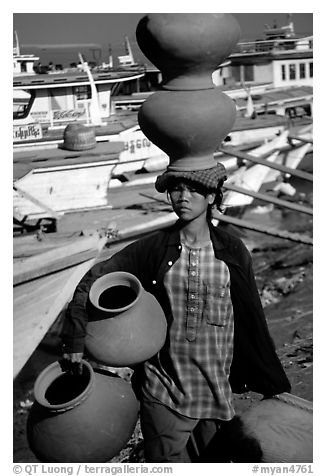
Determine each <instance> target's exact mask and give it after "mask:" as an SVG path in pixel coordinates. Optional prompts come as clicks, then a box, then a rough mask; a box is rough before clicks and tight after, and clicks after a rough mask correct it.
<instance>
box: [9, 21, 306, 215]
mask: <svg viewBox="0 0 326 476" xmlns="http://www.w3.org/2000/svg"><path fill="white" fill-rule="evenodd" d="M288 31H290V32H291V31H292V33H291V35H290V36H291V37H290V38H288V37H287V36H288V35H289V33H288ZM266 35H267V37H268V39H267V40H266V39H264V40H259V41H258V40H257V41H255V42H252V43H251V44H248V43H239V45H238V50H239V51H236V52H234V53H233V54H232V55H230V57H229V58H228V61H226V62H225V63H223V64H222V65H221V67H220V68H219V69H218V70H217V72H216V75H217V76H215V79H214V75H213V80H214V82H216V87H220V88H222V89H223V90H224V92H225V93H226V94H228V95H230V96H231V97H232V98H233V99H234V101H235V102H236V104H237V108H238V114H237V118H236V122H235V125H234V127H233V129H232V130H231V132H230V133H229V134H228V136H227V137H226V138H225V140H224V142H223V144H222V145H225V146H232V147H236V148H238V149H241V150H250V149H251V150H252V149H254V148H255V147H257V146H260V145H262V144H263V143H264V142H266V141H272V140H273V139H275V137H277V136H279V135H280V134H282V133H284V132H285V131H286V130H288V131H289V134H291V133H292V132H291V131H293V130H295V129H297V128H299V127H301V126H303V125H310V124H311V123H312V86H311V84H312V77H310V71H312V68H311V67H310V64H312V37H307V38H303V39H302V38H297V37H295V36H294V32H293V28H292V29H291V28H288V29H287V28H284V29H282V31H281V33H280V34H279V36H281V38H279V36H278V37H277V38H276V39H275V32H273V35H274V36H273V35H272V34H271V32H270V31H267V32H266ZM284 36H285V37H284ZM266 41H267V43H266ZM127 46H128V48H127V52H128V54H127V55H126V56H124V57H122V59H120V60H121V62H122V64H121V65H120V66H122V68H120V70H119V68H118V70H117V71H115V70H112V68H111V69H110V68H104V69H103V68H102V69H97V70H94V71H93V70H92V71H90V68H89V66H88V64H87V63H86V62H85V61H83V58H82V57H80V60H81V61H80V68H79V70H78V71H77V72H76V70H74V71H73V72H71V71H70V72H69V71H64V72H62V71H59V72H53V74H51V73H48V74H29V75H27V76H26V75H25V74H24V73H19V74H17V75H16V76H15V77H14V90H15V91H16V92H17V91H23V92H24V93H25V94H30V100H29V102H28V105H27V106H26V107H25V108H24V113H23V114H22V115H21V117H16V119H15V120H14V137H15V139H14V215H15V216H16V217H17V218H18V220H19V221H20V222H21V221H22V219H24V217H26V216H29V217H33V218H36V217H42V216H43V217H49V216H51V213H52V215H55V213H57V212H65V211H67V210H71V209H81V208H87V207H105V206H106V207H109V206H110V198H109V197H110V193H109V190H112V189H113V188H115V187H120V186H122V185H126V182H130V183H139V180H140V176H139V177H137V176H136V174H138V173H139V172H141V171H146V172H147V173H150V174H151V173H152V174H153V173H154V174H155V173H157V172H158V171H160V170H163V169H164V168H165V167H166V165H167V164H168V157H167V156H166V154H165V153H163V152H162V151H161V150H160V149H159V148H157V147H156V146H155V145H154V144H152V143H151V142H150V141H149V140H148V139H147V138H146V137H145V136H144V134H143V133H142V131H141V130H140V128H139V126H138V123H137V116H136V112H135V111H136V110H137V107H138V106H137V107H136V106H135V104H133V103H132V106H131V108H130V107H128V101H127V99H126V98H125V99H126V101H127V102H126V103H123V104H124V105H122V103H121V100H125V99H122V98H124V96H121V95H120V94H119V95H115V94H114V91H115V90H117V89H118V88H120V93H121V89H123V87H124V86H126V85H128V87H129V85H132V84H134V83H135V84H137V82H138V81H139V79H140V77H143V75H144V74H145V72H144V71H142V72H141V71H140V70H139V67H140V65H139V64H138V63H136V62H135V60H134V57H133V56H132V55H130V45H129V43H127ZM14 55H15V51H14ZM18 57H19V55H18V53H17V51H16V59H17V58H18ZM28 61H30V62H32V61H35V58H34V59H33V58H32V57H31V58H29V59H28ZM28 61H27V60H26V63H28ZM293 61H296V63H292V62H293ZM292 64H295V65H296V68H297V69H298V71H299V72H300V71H301V70H302V67H301V66H300V65H305V71H306V72H307V71H309V74H306V75H305V77H304V78H303V77H300V76H301V74H299V76H298V77H297V76H296V77H295V78H292V79H291V87H290V86H289V81H284V84H282V87H280V78H277V77H276V76H277V75H276V72H279V73H280V74H283V73H282V71H283V69H284V68H285V71H290V69H291V68H290V66H291V65H292ZM110 66H111V65H110ZM247 66H248V68H249V70H250V71H251V72H252V73H253V74H254V76H253V77H251V76H250V75H249V73H248V74H247V73H246V71H247V69H248V68H247ZM25 67H26V68H27V69H28V67H27V66H26V65H25ZM128 68H130V70H129V69H128ZM237 68H238V70H239V71H238V73H237ZM30 69H31V67H29V70H30ZM232 72H233V73H234V72H235V75H236V76H237V75H238V76H239V78H240V82H239V81H235V79H237V78H234V77H232V76H230V75H231V73H232ZM233 73H232V74H233ZM289 74H290V73H289ZM216 77H217V79H216ZM285 78H286V75H285ZM251 79H252V80H253V81H251ZM259 79H264V81H259ZM244 81H245V82H244ZM147 96H148V94H147ZM134 97H135V95H133V94H131V95H129V101H133V98H134ZM144 99H145V97H144V98H143V99H142V100H144ZM119 101H120V102H119ZM140 104H141V102H139V104H138V105H140ZM67 105H69V107H71V108H70V109H69V108H68V109H67V107H68V106H67ZM36 106H37V107H36ZM299 107H300V108H301V109H302V110H305V111H306V113H305V114H303V117H298V116H299V114H296V117H290V115H289V111H292V112H293V110H294V109H295V110H297V111H298V110H299V109H298V108H299ZM42 108H43V109H42ZM55 108H57V109H55ZM65 108H66V109H65ZM304 108H305V109H304ZM78 111H79V112H80V111H84V112H83V114H84V113H85V114H84V116H83V114H81V115H79V112H78ZM85 111H86V112H85ZM87 111H88V112H87ZM75 112H76V114H75ZM17 114H18V115H19V114H20V112H19V113H17ZM108 114H109V115H108ZM30 121H33V122H30ZM71 123H74V124H76V123H81V124H83V125H85V126H86V127H88V128H90V129H92V130H93V131H94V134H95V136H96V141H97V145H96V149H95V150H88V151H82V152H79V151H78V152H76V151H67V150H66V149H65V148H63V147H64V131H65V128H66V127H67V125H69V124H71ZM216 156H217V158H218V159H221V160H222V161H224V162H225V164H226V166H227V169H228V170H234V169H235V168H236V166H237V158H236V157H232V158H230V156H229V157H228V158H227V157H223V156H222V157H221V154H220V153H219V152H218V151H217V152H216ZM131 179H134V181H133V180H131ZM142 180H143V181H144V180H145V181H150V180H153V176H142ZM67 184H69V187H67ZM49 212H50V215H49Z"/></svg>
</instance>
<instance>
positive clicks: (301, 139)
mask: <svg viewBox="0 0 326 476" xmlns="http://www.w3.org/2000/svg"><path fill="white" fill-rule="evenodd" d="M288 138H289V140H291V139H292V140H299V141H300V142H304V143H305V144H313V140H312V139H305V138H304V137H299V136H295V135H292V134H289V136H288Z"/></svg>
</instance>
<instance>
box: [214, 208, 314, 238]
mask: <svg viewBox="0 0 326 476" xmlns="http://www.w3.org/2000/svg"><path fill="white" fill-rule="evenodd" d="M214 219H216V220H217V221H221V222H224V223H230V224H231V225H235V226H239V227H241V228H245V229H247V230H251V231H257V232H259V233H264V234H267V235H271V236H275V237H277V238H284V239H286V240H290V241H295V242H297V243H303V244H305V245H313V240H312V238H311V237H310V236H305V235H302V234H300V233H290V232H288V231H282V230H276V229H275V228H270V227H266V226H262V225H257V224H255V223H252V222H249V221H247V220H242V219H240V218H235V217H230V216H228V215H222V214H216V215H215V216H214Z"/></svg>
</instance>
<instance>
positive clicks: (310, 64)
mask: <svg viewBox="0 0 326 476" xmlns="http://www.w3.org/2000/svg"><path fill="white" fill-rule="evenodd" d="M309 76H310V78H312V77H313V63H309Z"/></svg>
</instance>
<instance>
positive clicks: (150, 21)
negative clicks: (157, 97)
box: [136, 13, 240, 90]
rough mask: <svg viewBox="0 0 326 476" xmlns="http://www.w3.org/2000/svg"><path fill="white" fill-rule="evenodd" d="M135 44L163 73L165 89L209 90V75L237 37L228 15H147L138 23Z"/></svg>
mask: <svg viewBox="0 0 326 476" xmlns="http://www.w3.org/2000/svg"><path fill="white" fill-rule="evenodd" d="M136 36H137V42H138V45H139V47H140V49H141V50H142V51H143V53H144V54H145V56H147V58H148V59H149V60H150V61H151V62H152V63H153V64H155V66H157V68H158V69H159V70H160V71H161V72H162V76H163V87H166V88H168V89H179V90H180V89H181V90H185V89H205V88H211V87H212V86H213V84H212V73H213V71H214V70H216V69H217V67H218V65H219V64H221V63H222V62H223V60H224V59H225V58H227V57H228V56H229V54H230V53H231V52H232V50H233V48H234V47H235V45H236V43H237V41H238V39H239V37H240V27H239V24H238V22H237V20H236V19H235V18H234V17H233V16H232V15H230V14H228V13H150V14H148V15H146V16H145V17H143V18H142V19H141V20H140V22H139V23H138V26H137V30H136Z"/></svg>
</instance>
